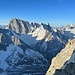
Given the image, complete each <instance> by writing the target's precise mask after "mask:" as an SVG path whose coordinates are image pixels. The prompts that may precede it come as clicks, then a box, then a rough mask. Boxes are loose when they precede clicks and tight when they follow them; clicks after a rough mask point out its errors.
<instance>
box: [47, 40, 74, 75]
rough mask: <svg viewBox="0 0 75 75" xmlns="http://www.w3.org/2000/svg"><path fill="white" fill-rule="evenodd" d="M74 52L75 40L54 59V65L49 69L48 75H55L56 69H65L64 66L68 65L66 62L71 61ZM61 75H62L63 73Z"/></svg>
mask: <svg viewBox="0 0 75 75" xmlns="http://www.w3.org/2000/svg"><path fill="white" fill-rule="evenodd" d="M74 50H75V39H74V40H69V41H68V43H67V44H66V46H65V48H64V49H62V50H61V52H60V53H58V54H57V56H56V57H54V58H53V59H52V63H51V65H50V68H49V69H48V71H47V73H46V75H53V74H54V73H55V71H56V69H61V68H62V69H63V66H64V65H65V64H66V62H68V61H69V59H70V57H71V55H72V54H73V52H74ZM60 71H61V70H60ZM55 75H56V74H55ZM59 75H62V73H61V74H59ZM63 75H65V74H63Z"/></svg>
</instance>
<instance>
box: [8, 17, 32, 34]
mask: <svg viewBox="0 0 75 75" xmlns="http://www.w3.org/2000/svg"><path fill="white" fill-rule="evenodd" d="M7 29H10V30H13V31H15V32H16V33H22V34H26V33H28V32H30V31H31V27H30V25H29V22H27V21H23V20H20V19H16V18H14V19H12V20H11V21H10V23H9V25H8V26H7Z"/></svg>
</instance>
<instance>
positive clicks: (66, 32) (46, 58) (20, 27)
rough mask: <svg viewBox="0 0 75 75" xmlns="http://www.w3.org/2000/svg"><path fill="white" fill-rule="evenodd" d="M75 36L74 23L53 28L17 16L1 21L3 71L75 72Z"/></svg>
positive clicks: (16, 74)
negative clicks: (4, 24)
mask: <svg viewBox="0 0 75 75" xmlns="http://www.w3.org/2000/svg"><path fill="white" fill-rule="evenodd" d="M74 38H75V25H74V24H70V25H67V26H65V27H61V28H53V27H51V26H50V24H44V23H40V24H39V23H36V22H32V23H29V22H28V21H23V20H20V19H16V18H14V19H12V20H11V21H10V23H9V24H8V25H7V26H1V25H0V75H45V74H46V75H75V68H74V66H75V53H74V52H75V47H74V46H75V40H74ZM52 58H53V59H52ZM51 60H52V61H51ZM50 65H51V66H50ZM49 66H50V68H49ZM71 67H72V72H69V70H70V71H71ZM67 68H68V69H67ZM65 71H66V73H65Z"/></svg>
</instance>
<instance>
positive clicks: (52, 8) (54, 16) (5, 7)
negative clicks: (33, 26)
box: [0, 0, 75, 26]
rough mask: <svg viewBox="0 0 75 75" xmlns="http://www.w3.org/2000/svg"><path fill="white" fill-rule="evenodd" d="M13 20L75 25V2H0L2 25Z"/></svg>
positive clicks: (44, 0)
mask: <svg viewBox="0 0 75 75" xmlns="http://www.w3.org/2000/svg"><path fill="white" fill-rule="evenodd" d="M12 18H20V19H22V20H27V21H29V22H32V21H33V22H38V23H40V22H43V23H48V22H49V23H50V24H52V25H54V26H61V25H67V24H70V23H73V24H74V23H75V0H0V24H8V23H9V21H10V20H11V19H12Z"/></svg>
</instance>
